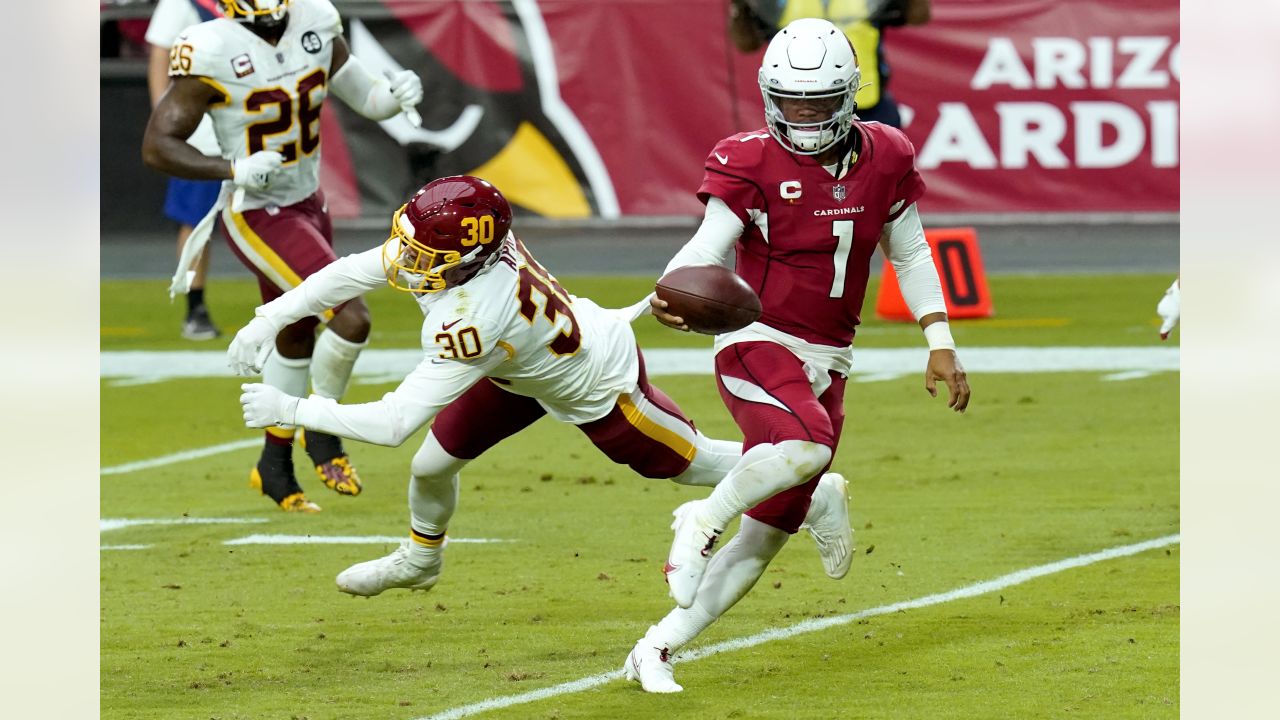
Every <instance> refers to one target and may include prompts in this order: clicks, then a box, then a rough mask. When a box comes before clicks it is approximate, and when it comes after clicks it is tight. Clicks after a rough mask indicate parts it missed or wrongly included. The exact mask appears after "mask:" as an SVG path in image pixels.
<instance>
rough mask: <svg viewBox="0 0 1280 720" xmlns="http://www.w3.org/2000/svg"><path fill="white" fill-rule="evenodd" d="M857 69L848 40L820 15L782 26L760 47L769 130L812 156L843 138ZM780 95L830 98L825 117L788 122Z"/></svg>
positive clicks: (792, 148) (852, 108)
mask: <svg viewBox="0 0 1280 720" xmlns="http://www.w3.org/2000/svg"><path fill="white" fill-rule="evenodd" d="M861 80H862V73H861V72H860V71H859V70H858V59H857V57H856V56H855V55H854V54H853V46H852V45H850V44H849V39H848V38H846V37H845V35H844V33H843V32H841V31H840V29H839V28H837V27H836V26H835V25H832V24H831V23H830V22H828V21H826V20H822V19H820V18H802V19H800V20H796V21H793V22H791V23H789V24H788V25H787V26H786V27H784V28H782V30H781V31H779V32H778V34H777V35H775V36H774V37H773V40H771V41H770V42H769V47H768V49H767V50H765V51H764V60H763V61H762V62H761V63H760V93H761V94H762V95H763V96H764V119H765V125H767V126H768V128H769V134H771V135H773V138H774V139H775V140H777V141H778V142H779V143H781V144H782V146H783V147H784V148H786V149H787V150H789V151H791V152H793V153H795V154H797V155H816V154H818V153H820V152H823V151H824V150H827V149H829V148H831V147H833V146H835V145H836V143H839V142H840V141H841V140H844V138H845V137H846V136H848V134H849V128H851V127H853V116H854V115H853V114H854V111H855V110H857V105H856V104H855V103H854V100H853V96H854V94H855V93H857V91H858V84H859V82H860V81H861ZM781 98H809V99H815V100H820V99H830V100H832V101H833V103H834V104H835V108H834V109H833V111H832V113H831V116H830V117H828V118H826V119H825V120H822V121H820V122H817V123H812V122H810V123H793V122H788V121H787V119H786V117H785V116H784V115H783V114H782V108H781V107H779V105H778V100H779V99H781Z"/></svg>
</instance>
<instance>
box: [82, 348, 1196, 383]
mask: <svg viewBox="0 0 1280 720" xmlns="http://www.w3.org/2000/svg"><path fill="white" fill-rule="evenodd" d="M960 353H961V355H960V357H961V359H962V360H963V361H964V366H965V369H966V370H967V371H968V372H969V373H970V374H973V373H1040V372H1108V373H1121V372H1128V371H1145V372H1161V371H1176V370H1178V348H1177V347H1168V346H1157V347H1153V346H1134V347H965V348H961V349H960ZM928 354H929V353H928V350H927V349H926V348H925V347H924V345H923V343H922V344H921V346H920V347H912V348H859V349H857V350H855V351H854V357H853V372H854V375H855V376H858V375H871V376H884V377H895V376H900V375H916V374H918V373H919V372H920V370H921V368H923V367H924V365H925V361H926V360H927V359H928ZM100 358H101V365H100V366H99V374H100V375H101V377H102V378H104V379H110V380H115V381H118V383H116V384H128V383H150V382H159V381H162V380H173V379H178V378H217V377H234V375H233V374H232V372H231V370H230V369H229V368H228V367H227V358H226V353H223V352H220V351H217V350H178V351H167V352H156V351H143V350H128V351H123V350H117V351H110V352H104V353H102V354H101V355H100ZM421 359H422V351H421V350H377V349H375V350H365V351H364V352H362V353H360V359H359V360H358V361H357V362H356V366H355V369H354V376H355V378H356V379H357V380H359V381H363V380H364V379H366V378H369V379H376V380H387V381H389V382H397V381H399V380H400V379H401V378H403V377H404V376H405V375H408V374H409V371H411V370H413V368H415V367H417V365H418V361H419V360H421ZM644 360H645V367H646V369H647V370H648V372H649V374H650V375H653V376H661V375H710V374H711V372H712V370H713V363H712V354H711V348H651V349H648V350H645V351H644ZM388 379H389V380H388ZM253 382H257V380H254V381H253Z"/></svg>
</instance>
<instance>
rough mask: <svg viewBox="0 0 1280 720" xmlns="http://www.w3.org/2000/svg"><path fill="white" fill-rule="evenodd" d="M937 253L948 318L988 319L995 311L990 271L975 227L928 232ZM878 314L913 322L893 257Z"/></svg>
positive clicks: (885, 275) (883, 279) (886, 265)
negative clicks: (980, 248)
mask: <svg viewBox="0 0 1280 720" xmlns="http://www.w3.org/2000/svg"><path fill="white" fill-rule="evenodd" d="M924 237H925V240H927V241H928V242H929V249H930V250H931V251H932V252H933V264H934V265H935V266H936V267H937V268H938V277H939V278H940V279H941V280H942V297H943V299H944V300H945V301H946V303H947V317H948V318H951V319H954V318H984V317H991V316H992V315H994V314H995V306H994V305H993V304H992V302H991V293H990V292H989V291H988V290H987V274H986V271H985V270H984V269H983V267H982V253H981V252H980V251H979V250H978V233H977V232H976V231H974V229H973V228H933V229H928V230H925V231H924ZM876 316H877V317H879V318H880V319H882V320H891V321H897V322H913V321H914V320H915V318H913V317H912V316H911V310H910V308H908V307H907V303H906V302H905V301H904V300H903V299H902V290H901V289H899V288H898V275H897V273H895V272H894V271H893V265H892V264H890V263H889V260H888V259H886V260H885V261H884V273H883V275H882V276H881V281H880V294H879V295H877V296H876Z"/></svg>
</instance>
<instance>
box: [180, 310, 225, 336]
mask: <svg viewBox="0 0 1280 720" xmlns="http://www.w3.org/2000/svg"><path fill="white" fill-rule="evenodd" d="M221 334H222V331H221V330H219V329H218V326H217V325H214V324H213V320H212V319H211V318H210V317H209V310H208V309H207V308H205V306H203V305H198V306H196V307H194V308H192V309H191V312H188V313H187V319H186V320H184V321H183V322H182V337H184V338H186V339H188V340H212V339H214V338H216V337H218V336H219V335H221Z"/></svg>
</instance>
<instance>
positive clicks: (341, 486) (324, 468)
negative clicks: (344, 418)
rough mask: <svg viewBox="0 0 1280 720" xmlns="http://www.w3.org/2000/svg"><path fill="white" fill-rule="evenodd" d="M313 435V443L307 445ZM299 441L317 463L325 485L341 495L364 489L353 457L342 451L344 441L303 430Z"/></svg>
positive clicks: (324, 434)
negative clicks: (352, 462) (352, 459)
mask: <svg viewBox="0 0 1280 720" xmlns="http://www.w3.org/2000/svg"><path fill="white" fill-rule="evenodd" d="M308 436H311V444H310V446H308V445H307V437H308ZM298 443H299V444H300V445H302V449H303V450H306V451H307V455H308V456H310V458H311V462H313V463H315V466H316V474H317V475H319V476H320V481H321V482H323V483H324V486H325V487H327V488H329V489H330V490H333V491H334V492H336V493H338V494H339V495H351V496H355V495H359V494H360V491H361V490H363V489H364V484H363V483H361V482H360V474H359V473H357V472H356V469H355V467H354V466H352V464H351V458H350V457H348V456H347V454H346V453H344V452H342V442H341V441H340V440H339V439H338V438H337V437H335V436H333V435H329V434H327V433H319V432H316V431H314V430H313V431H311V432H310V433H308V432H306V431H303V432H300V433H298Z"/></svg>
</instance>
